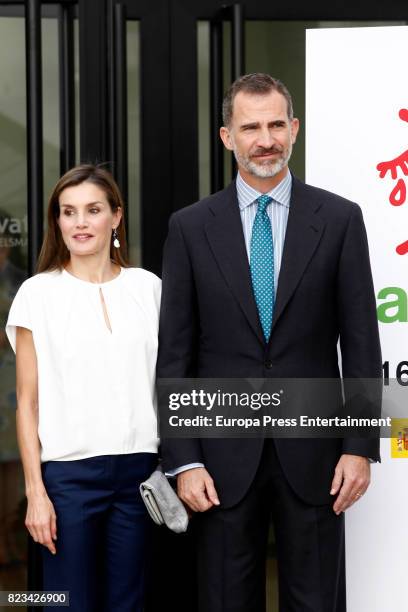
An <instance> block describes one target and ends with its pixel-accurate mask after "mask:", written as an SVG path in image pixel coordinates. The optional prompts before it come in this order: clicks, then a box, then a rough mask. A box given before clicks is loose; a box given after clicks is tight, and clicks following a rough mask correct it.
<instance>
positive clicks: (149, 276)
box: [124, 268, 161, 287]
mask: <svg viewBox="0 0 408 612" xmlns="http://www.w3.org/2000/svg"><path fill="white" fill-rule="evenodd" d="M124 271H125V275H126V276H127V278H128V279H130V280H131V281H132V282H138V283H140V284H143V285H147V286H153V287H160V286H161V280H160V278H159V277H158V276H156V274H153V272H149V270H145V269H144V268H124Z"/></svg>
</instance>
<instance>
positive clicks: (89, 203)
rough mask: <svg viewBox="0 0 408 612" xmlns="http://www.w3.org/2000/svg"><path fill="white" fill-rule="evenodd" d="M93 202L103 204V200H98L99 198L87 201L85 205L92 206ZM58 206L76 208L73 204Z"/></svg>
mask: <svg viewBox="0 0 408 612" xmlns="http://www.w3.org/2000/svg"><path fill="white" fill-rule="evenodd" d="M95 204H104V202H100V201H99V200H96V201H95V202H88V203H87V204H85V206H94V205H95ZM60 206H62V207H65V208H68V207H69V208H76V207H75V204H60Z"/></svg>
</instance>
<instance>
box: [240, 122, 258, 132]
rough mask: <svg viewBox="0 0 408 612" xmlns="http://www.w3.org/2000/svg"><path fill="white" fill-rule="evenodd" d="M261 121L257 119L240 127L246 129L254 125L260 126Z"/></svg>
mask: <svg viewBox="0 0 408 612" xmlns="http://www.w3.org/2000/svg"><path fill="white" fill-rule="evenodd" d="M258 125H259V123H258V122H256V121H253V122H252V123H243V124H242V125H240V126H239V127H240V129H241V130H244V129H245V128H252V127H258Z"/></svg>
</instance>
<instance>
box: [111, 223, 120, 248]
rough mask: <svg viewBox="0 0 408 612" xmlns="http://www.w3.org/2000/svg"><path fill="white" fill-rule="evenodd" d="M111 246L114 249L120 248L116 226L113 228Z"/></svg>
mask: <svg viewBox="0 0 408 612" xmlns="http://www.w3.org/2000/svg"><path fill="white" fill-rule="evenodd" d="M112 238H113V246H114V247H115V249H119V248H120V242H119V238H118V232H117V231H116V227H114V228H113V236H112Z"/></svg>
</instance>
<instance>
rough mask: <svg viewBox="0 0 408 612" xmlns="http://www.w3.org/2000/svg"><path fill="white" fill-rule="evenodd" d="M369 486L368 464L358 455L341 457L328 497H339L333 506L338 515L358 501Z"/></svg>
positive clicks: (365, 459)
mask: <svg viewBox="0 0 408 612" xmlns="http://www.w3.org/2000/svg"><path fill="white" fill-rule="evenodd" d="M369 484H370V462H369V461H368V459H367V458H366V457H360V456H358V455H342V456H341V457H340V459H339V462H338V464H337V465H336V469H335V470H334V478H333V482H332V488H331V490H330V495H336V494H337V493H338V492H339V491H340V493H339V495H338V497H337V499H336V501H335V502H334V504H333V510H334V512H335V513H336V514H337V515H338V514H340V512H344V511H345V510H346V509H347V508H349V507H350V506H351V505H352V504H354V503H355V502H356V501H358V500H359V499H360V497H362V496H363V495H364V493H365V492H366V491H367V489H368V485H369Z"/></svg>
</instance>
